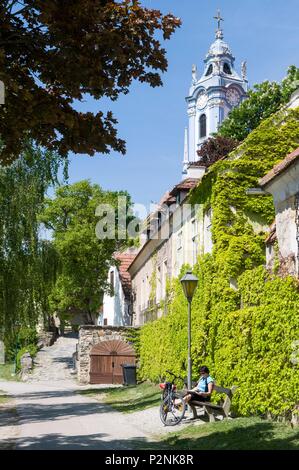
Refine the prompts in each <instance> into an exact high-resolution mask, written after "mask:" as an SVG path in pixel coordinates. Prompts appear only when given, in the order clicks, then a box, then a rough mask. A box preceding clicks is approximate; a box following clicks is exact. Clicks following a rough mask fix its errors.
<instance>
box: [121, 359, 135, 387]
mask: <svg viewBox="0 0 299 470" xmlns="http://www.w3.org/2000/svg"><path fill="white" fill-rule="evenodd" d="M121 366H122V368H123V379H124V385H136V384H137V380H136V366H135V365H134V364H122V365H121Z"/></svg>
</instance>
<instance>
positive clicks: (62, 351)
mask: <svg viewBox="0 0 299 470" xmlns="http://www.w3.org/2000/svg"><path fill="white" fill-rule="evenodd" d="M77 342H78V339H77V338H76V337H74V335H73V336H72V335H69V336H68V335H66V336H61V337H59V338H58V339H57V341H56V342H55V343H54V344H53V345H52V346H49V347H44V348H42V349H41V350H40V351H39V352H38V353H37V356H36V357H35V359H34V369H33V372H32V373H31V374H30V375H29V376H28V378H27V380H26V382H29V383H36V382H47V383H51V382H56V381H59V382H61V381H63V382H64V381H67V382H71V383H73V382H74V377H75V373H74V369H73V358H72V355H73V353H74V352H75V351H76V343H77Z"/></svg>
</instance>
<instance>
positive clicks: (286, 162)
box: [259, 147, 299, 187]
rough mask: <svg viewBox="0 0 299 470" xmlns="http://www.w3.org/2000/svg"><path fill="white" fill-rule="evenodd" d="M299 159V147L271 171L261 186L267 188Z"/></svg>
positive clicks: (262, 180) (260, 182)
mask: <svg viewBox="0 0 299 470" xmlns="http://www.w3.org/2000/svg"><path fill="white" fill-rule="evenodd" d="M298 157H299V147H298V148H297V149H296V150H294V151H293V152H292V153H290V154H289V155H287V156H286V157H285V159H284V160H282V161H281V162H280V163H278V164H277V165H275V166H274V167H273V168H272V170H270V171H269V173H267V174H266V175H265V176H264V177H263V178H262V179H261V180H260V181H259V185H260V186H262V187H263V186H266V185H267V184H268V183H269V182H270V181H272V180H273V179H274V178H276V176H278V175H280V174H281V173H282V172H283V171H284V170H285V169H286V168H288V167H289V166H290V165H291V164H292V163H293V162H294V161H295V160H297V159H298Z"/></svg>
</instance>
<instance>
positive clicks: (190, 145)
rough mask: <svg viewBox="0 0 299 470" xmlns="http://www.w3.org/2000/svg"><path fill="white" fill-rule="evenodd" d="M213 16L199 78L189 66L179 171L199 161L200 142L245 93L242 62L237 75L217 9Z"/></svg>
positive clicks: (246, 84) (236, 104) (206, 137)
mask: <svg viewBox="0 0 299 470" xmlns="http://www.w3.org/2000/svg"><path fill="white" fill-rule="evenodd" d="M215 19H216V20H217V22H218V28H217V30H216V37H215V40H214V42H213V43H212V44H211V46H210V48H209V51H208V53H207V55H206V57H205V59H204V70H203V73H202V75H201V77H200V78H198V77H197V68H196V66H195V65H193V67H192V83H191V87H190V90H189V95H188V96H187V98H186V101H187V104H188V117H189V126H188V131H187V133H186V131H185V152H184V162H183V174H186V172H187V169H188V168H189V166H190V165H192V164H194V163H197V164H198V163H199V162H198V155H197V151H198V150H199V149H200V147H201V146H202V144H203V142H205V140H206V139H208V138H209V137H210V136H211V135H213V134H214V133H216V132H217V130H218V128H219V126H220V124H221V123H222V121H223V120H224V119H225V118H226V116H227V115H228V113H229V112H230V111H231V110H232V108H234V107H235V106H238V105H239V104H240V103H241V102H242V101H243V100H244V99H245V98H246V96H247V89H248V82H247V79H246V62H243V64H242V71H241V77H240V75H239V74H238V73H237V71H236V70H235V66H234V62H235V57H234V56H233V54H232V51H231V49H230V47H229V45H228V44H227V43H226V42H225V41H224V40H223V31H222V29H221V21H223V19H222V18H221V16H220V12H219V11H218V15H217V16H216V17H215ZM186 134H187V136H186Z"/></svg>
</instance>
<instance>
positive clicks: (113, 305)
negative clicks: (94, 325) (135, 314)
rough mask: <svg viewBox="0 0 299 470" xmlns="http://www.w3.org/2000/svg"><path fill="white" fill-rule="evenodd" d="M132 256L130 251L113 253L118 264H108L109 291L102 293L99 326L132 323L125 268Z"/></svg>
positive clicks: (128, 276)
mask: <svg viewBox="0 0 299 470" xmlns="http://www.w3.org/2000/svg"><path fill="white" fill-rule="evenodd" d="M133 251H136V250H133ZM134 258H135V254H134V253H132V252H129V253H128V252H125V253H117V254H116V255H115V259H116V262H117V263H118V264H117V265H116V266H110V269H109V271H108V279H107V281H108V285H109V286H110V292H106V293H105V294H104V298H103V307H102V312H101V314H100V315H99V318H98V325H99V326H106V325H107V326H130V325H132V289H131V278H130V274H129V273H128V271H127V269H128V266H129V265H130V264H131V262H132V261H133V260H134Z"/></svg>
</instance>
